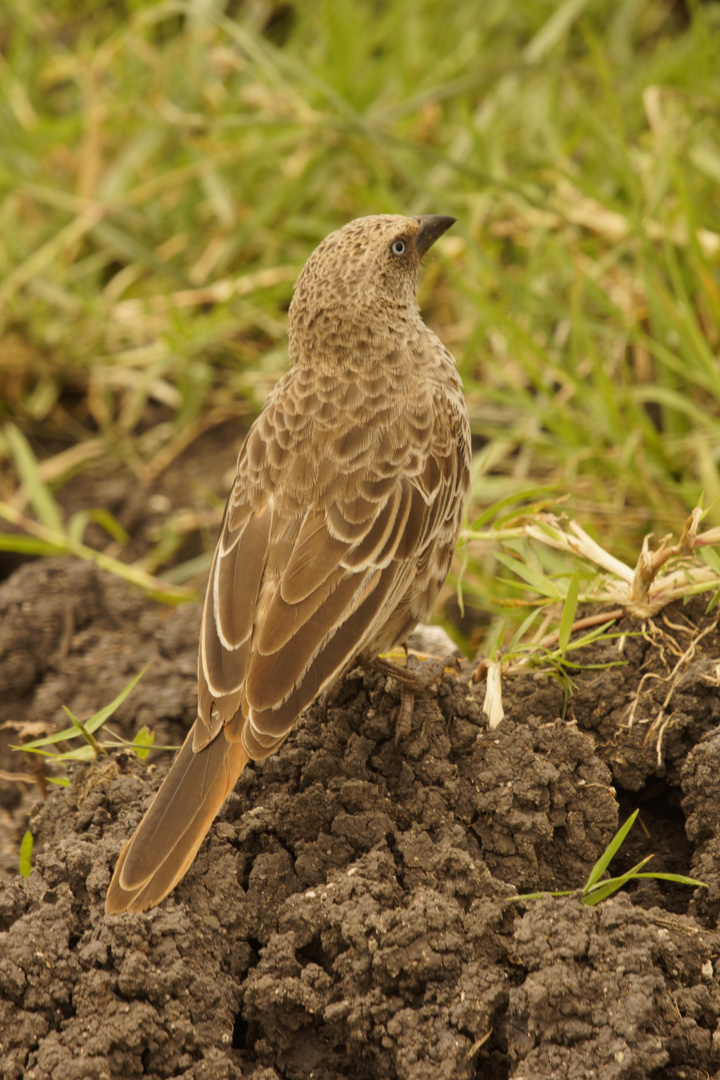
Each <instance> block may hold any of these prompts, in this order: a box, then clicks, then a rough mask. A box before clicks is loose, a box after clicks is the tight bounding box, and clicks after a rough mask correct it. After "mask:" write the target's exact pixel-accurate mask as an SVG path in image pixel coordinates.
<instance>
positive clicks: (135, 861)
mask: <svg viewBox="0 0 720 1080" xmlns="http://www.w3.org/2000/svg"><path fill="white" fill-rule="evenodd" d="M194 732H195V727H194V725H193V727H192V729H191V731H190V733H189V735H188V737H187V738H186V740H185V742H184V743H183V745H182V749H181V750H180V753H179V754H178V756H177V757H176V758H175V761H174V762H173V764H172V767H171V769H170V772H169V773H168V774H167V776H166V777H165V780H164V781H163V784H162V787H161V788H160V790H159V791H158V793H157V795H156V796H155V798H154V800H153V802H152V803H151V805H150V807H149V809H148V810H147V813H146V814H145V817H144V818H143V819H142V821H141V822H140V824H139V825H138V827H137V830H136V831H135V834H134V836H133V837H132V838H131V839H130V840H129V841H128V843H127V844H126V845H125V847H124V848H123V850H122V852H121V853H120V858H119V859H118V861H117V866H116V867H115V873H114V874H113V877H112V881H111V882H110V888H109V889H108V894H107V897H106V899H105V911H106V912H107V913H108V915H115V914H117V913H118V912H121V911H146V910H147V908H150V907H154V906H155V905H156V904H159V903H160V901H161V900H162V899H164V897H166V896H167V894H168V893H169V892H170V890H171V889H173V888H174V887H175V886H176V885H177V883H178V881H180V879H181V878H182V877H183V875H184V874H185V873H186V872H187V870H188V868H189V866H190V864H191V863H192V861H193V859H194V858H195V855H196V853H197V850H198V848H199V847H200V844H201V843H202V841H203V837H204V836H205V833H206V832H207V831H208V829H209V828H210V826H211V825H212V823H213V820H214V818H215V815H216V814H217V812H218V810H219V809H220V807H221V806H222V804H223V802H224V801H225V799H226V798H227V796H228V795H229V794H230V792H231V791H232V789H233V788H234V787H235V783H236V781H237V778H238V776H239V775H240V773H241V772H242V770H243V768H244V767H245V763H246V762H247V760H248V755H247V754H246V752H245V750H244V749H243V746H242V744H241V743H239V742H228V740H227V739H226V738H225V734H224V731H221V732H220V733H219V734H218V735H217V736H216V738H214V739H213V741H212V742H211V743H210V744H209V745H208V746H206V747H205V749H204V750H201V751H200V752H199V753H197V754H196V753H195V752H194V751H193V748H192V742H193V734H194Z"/></svg>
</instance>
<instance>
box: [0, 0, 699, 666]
mask: <svg viewBox="0 0 720 1080" xmlns="http://www.w3.org/2000/svg"><path fill="white" fill-rule="evenodd" d="M718 56H720V4H718V3H712V2H709V3H700V2H698V0H683V2H679V0H562V2H557V0H484V2H482V3H477V2H475V3H473V2H470V0H445V3H443V4H439V3H438V2H437V0H386V2H382V0H376V2H373V3H366V4H363V3H350V2H340V0H335V2H333V0H317V2H314V3H312V4H310V3H302V2H299V0H296V2H295V3H293V2H291V0H288V2H286V3H284V2H282V0H246V2H243V0H226V2H224V0H188V2H184V3H180V2H157V3H155V2H143V0H124V2H123V0H114V2H113V0H110V2H100V0H72V2H70V0H52V2H48V0H4V3H3V5H2V8H1V9H0V116H1V122H0V215H1V218H2V225H1V228H0V423H2V430H1V431H0V500H2V510H3V516H4V517H5V519H6V521H7V522H9V524H6V525H4V526H3V528H4V529H5V534H4V535H5V539H4V541H3V546H4V547H5V548H6V549H8V552H6V554H5V559H6V562H5V564H4V566H5V572H7V571H8V570H9V569H10V568H11V567H12V565H14V562H13V560H14V559H17V558H18V557H20V556H22V557H26V556H27V555H29V554H40V553H43V552H51V551H57V550H73V545H74V546H75V547H77V546H78V545H80V544H81V543H85V544H87V545H89V546H90V547H91V548H94V549H98V550H102V551H103V553H104V555H105V557H106V559H107V560H108V562H110V561H111V560H113V559H116V560H118V563H119V564H125V565H128V566H130V565H132V567H133V568H134V571H136V573H137V574H138V575H142V574H154V575H158V576H159V577H161V578H162V579H163V581H164V582H166V583H175V584H178V583H184V582H191V583H195V584H200V585H201V584H202V573H203V570H205V572H206V570H207V567H208V565H209V561H208V560H209V555H208V552H209V550H210V549H211V548H212V546H213V544H214V540H215V535H216V531H217V527H218V523H219V519H220V514H221V511H222V505H223V502H224V499H225V496H226V494H227V490H228V488H229V478H230V477H231V475H232V472H233V468H234V457H235V455H236V453H237V450H238V448H239V445H240V443H241V440H242V436H243V432H244V430H245V428H246V426H247V425H248V424H249V423H250V422H251V420H252V417H253V415H255V414H256V412H257V411H258V409H259V407H260V406H261V404H262V402H263V400H264V398H265V396H266V395H267V393H268V391H269V389H270V387H271V386H272V385H273V383H274V381H275V380H276V378H277V377H278V375H279V374H280V373H281V372H282V371H283V370H284V368H285V366H286V364H287V357H286V345H285V334H286V324H287V317H286V313H287V307H288V304H289V301H290V297H291V292H292V283H293V281H294V278H295V277H296V275H297V273H298V272H299V270H300V268H301V267H302V265H303V263H304V261H305V259H306V258H307V256H308V254H309V252H310V251H311V249H312V248H313V247H314V246H315V245H316V244H317V243H318V242H319V241H320V240H321V239H322V237H323V236H325V235H326V234H327V233H328V232H329V231H330V230H332V229H333V228H336V227H337V226H339V225H340V224H342V223H343V222H345V221H347V220H348V219H350V218H353V217H357V216H359V215H362V214H367V213H376V212H391V213H409V214H417V213H444V214H453V215H454V216H455V217H457V219H458V223H457V225H456V226H455V227H454V228H453V230H452V232H451V233H449V234H448V235H447V236H446V237H444V238H443V240H442V242H441V243H440V244H438V246H437V249H434V250H433V252H432V253H431V256H430V257H429V258H428V260H427V265H426V268H425V272H424V274H423V279H422V284H421V297H420V300H421V306H422V308H423V311H424V314H425V317H426V320H427V321H428V322H429V323H430V324H431V325H432V326H433V327H434V328H435V329H436V330H437V332H438V333H439V334H440V336H441V337H442V338H443V340H444V341H445V342H446V343H447V344H448V346H449V347H450V348H451V350H452V351H453V352H454V354H455V356H456V357H457V360H458V364H459V367H460V370H461V373H462V376H463V380H464V383H465V387H466V395H467V400H468V404H469V408H470V414H471V419H472V427H473V433H474V438H475V450H476V456H475V465H474V478H473V496H472V505H471V508H470V513H469V522H468V526H469V527H468V530H467V533H466V541H465V542H464V546H463V548H462V551H461V554H462V559H463V562H464V564H465V565H464V573H463V590H464V597H465V601H466V615H465V618H464V619H462V618H460V616H459V614H458V612H457V611H455V612H453V603H452V598H450V602H449V606H448V607H447V609H446V611H447V618H448V620H449V622H450V623H451V624H452V632H453V633H454V635H455V636H456V637H457V638H458V640H461V641H463V643H464V646H465V648H466V649H467V650H468V651H470V652H473V651H475V650H476V649H478V648H480V647H482V646H483V628H482V626H481V625H480V624H479V621H478V619H477V617H476V616H475V614H474V609H477V610H485V611H488V612H490V613H497V612H502V611H503V610H506V608H507V604H508V602H509V601H510V602H512V598H513V597H517V596H518V595H519V593H518V590H517V587H516V586H517V581H516V583H515V586H513V584H512V580H513V575H512V574H511V573H510V571H509V570H508V569H507V567H506V566H500V565H499V563H498V562H497V557H496V556H497V550H498V545H497V543H495V542H494V533H493V530H495V533H496V534H497V535H498V537H499V536H501V535H502V534H503V533H506V534H507V537H506V541H505V542H506V543H507V544H509V545H510V548H509V549H508V550H510V551H511V552H512V553H513V555H514V557H515V558H518V559H520V560H521V561H522V562H523V564H524V565H526V566H528V567H534V568H535V570H536V572H538V573H540V574H543V575H545V574H557V575H559V577H560V579H562V578H563V577H565V578H569V575H570V573H571V571H572V569H573V568H572V567H570V568H568V567H567V566H566V565H565V563H563V562H562V560H561V559H560V556H558V555H557V554H555V555H553V554H552V553H551V552H548V551H544V550H538V549H536V548H532V547H530V546H528V543H527V541H526V540H523V539H513V538H512V536H511V535H510V533H511V532H512V527H513V526H514V524H515V523H517V522H518V521H520V520H523V519H527V518H528V517H530V518H531V517H532V516H533V515H536V514H537V513H538V512H539V510H540V509H542V508H543V507H545V506H548V505H551V504H552V502H553V500H557V499H560V500H562V501H561V503H560V504H558V505H556V506H554V507H553V508H554V510H555V512H559V511H560V509H562V510H563V511H564V512H566V513H567V514H568V515H569V516H570V517H572V518H574V519H576V520H577V521H579V522H580V523H582V525H583V527H584V528H585V529H586V530H587V531H588V533H590V534H591V535H592V536H593V537H594V538H595V539H597V540H598V541H599V542H600V543H601V544H602V545H603V547H605V548H606V549H608V550H609V551H612V552H613V553H614V554H615V555H616V556H618V557H619V558H621V559H624V560H627V561H628V562H629V563H630V565H634V563H635V560H636V558H637V553H638V551H639V547H640V543H641V541H642V537H643V536H644V535H645V534H646V533H648V532H655V533H656V534H659V535H663V534H665V533H668V532H672V533H674V534H675V535H677V534H678V533H679V531H680V529H681V527H682V523H683V520H684V519H685V517H686V515H687V513H688V512H689V510H690V509H691V508H692V507H693V506H694V505H695V504H696V503H697V502H698V501H699V500H700V499H701V498H702V500H703V505H704V506H705V507H708V508H709V509H708V513H707V517H706V521H707V523H708V524H710V525H718V524H720V503H717V502H716V501H715V500H716V499H717V496H718V493H719V492H720V477H719V473H718V468H719V459H720V362H719V361H720V358H719V355H718V351H719V348H720V274H719V270H720V194H719V192H720V125H719V123H718V121H719V119H720V64H719V63H718ZM523 516H524V517H523ZM468 535H469V536H470V537H471V539H470V540H469V541H468V540H467V536H468ZM513 545H514V546H513ZM10 549H13V551H12V553H9V550H10ZM83 550H85V549H83ZM18 553H19V554H18ZM506 561H507V560H506ZM113 565H115V564H113ZM458 566H460V562H458ZM518 580H519V579H518ZM468 611H469V613H468ZM521 614H522V612H521ZM494 635H495V639H497V638H498V636H501V632H500V631H499V630H497V627H496V628H495V630H494Z"/></svg>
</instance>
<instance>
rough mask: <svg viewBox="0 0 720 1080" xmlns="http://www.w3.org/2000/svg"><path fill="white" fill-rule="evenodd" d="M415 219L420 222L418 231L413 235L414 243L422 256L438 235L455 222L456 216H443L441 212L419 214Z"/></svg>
mask: <svg viewBox="0 0 720 1080" xmlns="http://www.w3.org/2000/svg"><path fill="white" fill-rule="evenodd" d="M415 220H416V221H419V222H420V232H419V233H418V234H417V236H416V237H415V243H416V244H417V249H418V251H419V252H420V255H421V256H422V255H424V254H425V252H426V251H427V250H428V249H429V248H431V247H432V246H433V244H434V243H435V241H436V240H437V239H438V237H440V236H442V234H443V233H444V232H447V230H448V229H449V228H450V226H451V225H454V224H455V222H456V220H457V218H454V217H445V216H444V215H443V214H421V215H420V216H419V217H417V218H415Z"/></svg>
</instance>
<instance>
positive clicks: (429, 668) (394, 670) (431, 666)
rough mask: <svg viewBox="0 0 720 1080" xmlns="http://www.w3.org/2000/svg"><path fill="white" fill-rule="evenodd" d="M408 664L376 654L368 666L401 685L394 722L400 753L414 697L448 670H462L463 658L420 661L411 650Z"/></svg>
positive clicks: (449, 657) (408, 732) (432, 658)
mask: <svg viewBox="0 0 720 1080" xmlns="http://www.w3.org/2000/svg"><path fill="white" fill-rule="evenodd" d="M406 655H407V660H406V663H405V667H401V666H400V665H399V664H395V663H393V662H392V661H391V660H385V659H383V658H382V657H377V659H375V660H373V661H372V662H371V663H370V664H369V665H368V667H369V668H370V670H371V671H377V672H379V673H380V674H381V675H386V676H387V677H388V678H390V679H394V680H395V682H396V683H398V685H399V687H400V709H399V710H398V715H397V719H396V721H395V750H396V752H397V750H398V748H399V746H400V743H401V742H402V740H403V739H405V738H407V736H408V735H409V734H410V725H411V724H412V716H413V709H414V706H415V698H416V697H417V696H418V695H419V694H422V693H423V692H424V691H425V690H427V689H428V687H430V686H433V685H434V684H435V683H439V682H442V680H443V679H444V677H445V674H446V672H447V671H456V672H457V671H459V670H460V660H459V657H457V656H454V655H453V656H447V657H442V658H440V657H437V656H433V657H429V658H428V659H427V660H422V661H421V660H420V659H419V658H418V656H417V654H416V653H408V652H407V650H406Z"/></svg>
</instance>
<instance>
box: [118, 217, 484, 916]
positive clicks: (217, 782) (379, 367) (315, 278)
mask: <svg viewBox="0 0 720 1080" xmlns="http://www.w3.org/2000/svg"><path fill="white" fill-rule="evenodd" d="M453 222H454V218H451V217H441V216H436V215H427V216H422V217H400V216H396V215H377V216H373V217H366V218H359V219H357V220H356V221H351V222H349V224H347V225H345V226H344V227H343V228H341V229H339V230H338V231H337V232H334V233H332V234H331V235H330V236H328V237H327V238H326V239H325V240H324V241H323V242H322V243H321V244H320V246H319V247H318V248H317V249H316V250H315V251H314V252H313V254H312V255H311V256H310V258H309V260H308V262H307V265H306V266H305V268H304V270H303V271H302V273H301V274H300V277H299V278H298V280H297V283H296V286H295V293H294V296H293V300H292V303H291V305H290V347H289V352H290V358H291V360H292V362H293V366H292V368H291V370H290V371H289V372H288V373H287V374H286V375H284V376H283V377H282V378H281V379H280V381H279V382H278V383H277V385H276V386H275V388H274V390H273V391H272V393H271V394H270V396H269V398H268V400H267V402H266V404H265V407H264V408H263V410H262V412H261V414H260V416H259V417H258V419H257V420H256V421H255V423H254V424H253V426H252V427H251V429H250V431H249V433H248V435H247V438H246V440H245V443H244V444H243V447H242V450H241V451H240V456H239V460H238V468H237V476H236V478H235V482H234V485H233V489H232V492H231V494H230V498H229V500H228V504H227V507H226V509H225V517H224V520H223V524H222V530H221V533H220V539H219V541H218V545H217V549H216V551H215V559H214V562H213V566H212V570H211V572H210V581H209V584H208V589H207V595H206V597H205V609H204V613H203V621H202V631H201V635H200V649H199V661H198V679H199V687H198V699H199V700H198V716H197V719H196V721H195V723H194V724H193V727H192V728H191V730H190V733H189V734H188V736H187V738H186V740H185V742H184V744H183V746H182V749H181V750H180V752H179V753H178V756H177V757H176V759H175V761H174V762H173V765H172V767H171V769H170V772H169V773H168V775H167V776H166V778H165V781H164V783H163V785H162V787H161V788H160V790H159V791H158V793H157V795H156V796H155V800H154V802H153V803H152V804H151V806H150V808H149V810H148V811H147V813H146V814H145V816H144V818H143V819H142V821H141V822H140V824H139V826H138V828H137V831H136V832H135V834H134V836H133V837H132V839H131V840H130V841H129V843H128V844H126V846H125V847H124V849H123V851H122V853H121V855H120V858H119V860H118V863H117V866H116V867H115V873H114V875H113V878H112V881H111V883H110V888H109V890H108V894H107V900H106V903H105V910H106V911H107V912H109V913H113V912H119V911H126V910H127V911H144V910H145V909H146V908H149V907H153V906H154V905H155V904H159V903H160V901H161V900H162V899H163V898H164V897H165V896H167V894H168V893H169V892H170V890H171V889H172V888H174V886H175V885H176V884H177V883H178V881H180V879H181V878H182V877H183V875H184V874H185V873H186V871H187V870H188V867H189V866H190V864H191V863H192V861H193V859H194V858H195V854H196V852H197V850H198V848H199V846H200V844H201V842H202V839H203V837H204V836H205V833H206V832H207V830H208V829H209V828H210V825H211V824H212V821H213V819H214V817H215V815H216V813H217V812H218V810H219V809H220V806H221V805H222V803H223V801H224V800H225V798H226V797H227V795H228V794H229V793H230V792H231V791H232V789H233V787H234V786H235V782H236V780H237V778H238V776H239V775H240V773H241V771H242V769H243V767H244V765H245V763H246V762H247V761H248V760H249V759H250V758H253V759H258V758H265V757H267V756H268V755H269V754H272V753H273V752H274V751H275V750H277V748H278V747H279V746H280V745H281V744H282V743H283V742H284V740H285V739H286V738H287V737H288V735H289V734H290V732H291V730H292V728H293V725H294V724H295V721H296V720H297V718H298V716H299V715H300V713H301V712H302V711H303V709H305V707H306V706H307V705H309V704H310V703H311V702H312V701H313V700H314V699H315V698H316V697H317V696H318V695H319V694H321V693H322V692H323V691H324V690H326V689H327V688H329V687H330V686H331V685H332V684H333V683H334V682H335V681H336V680H337V679H338V678H339V677H340V676H341V675H342V674H343V673H344V672H345V671H346V670H347V669H348V668H349V667H350V666H351V665H352V664H353V663H354V662H355V661H356V660H357V659H361V660H369V659H372V658H374V657H376V656H377V655H378V653H381V652H384V651H386V650H388V649H389V648H391V647H392V646H393V645H395V644H397V643H398V642H400V641H403V640H404V638H405V636H406V635H407V634H408V633H409V632H410V631H411V630H412V628H413V627H414V626H415V624H416V623H418V622H421V621H423V620H425V619H427V618H428V616H429V615H430V612H431V610H432V607H433V603H434V601H435V599H436V597H437V593H438V590H439V588H440V586H441V584H442V582H443V581H444V580H445V577H446V575H447V572H448V570H449V568H450V562H451V560H452V556H453V551H454V549H455V544H456V541H457V538H458V533H459V530H460V522H461V516H462V511H463V506H464V502H465V497H466V494H467V489H468V484H469V469H470V427H469V423H468V414H467V407H466V405H465V401H464V398H463V394H462V383H461V381H460V377H459V375H458V373H457V370H456V367H455V362H454V360H453V357H452V355H451V354H450V353H449V352H448V350H447V349H446V348H445V346H444V345H443V344H442V343H441V342H440V340H439V339H438V338H437V337H436V336H435V334H434V333H433V332H432V331H431V330H429V329H428V327H427V326H426V325H425V323H424V322H423V321H422V318H421V316H420V311H419V309H418V305H417V298H416V294H417V282H418V274H419V270H420V262H421V260H422V257H423V255H424V254H425V252H426V251H427V250H428V248H429V247H430V246H431V245H432V244H433V243H434V242H435V241H436V240H437V239H438V237H439V236H441V235H442V234H443V233H444V232H445V230H446V229H448V228H449V227H450V226H451V225H452V224H453Z"/></svg>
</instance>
